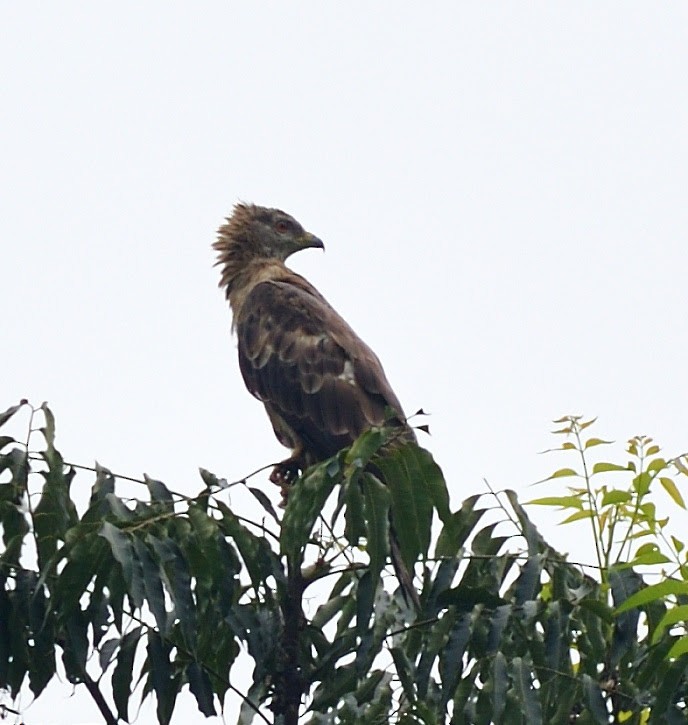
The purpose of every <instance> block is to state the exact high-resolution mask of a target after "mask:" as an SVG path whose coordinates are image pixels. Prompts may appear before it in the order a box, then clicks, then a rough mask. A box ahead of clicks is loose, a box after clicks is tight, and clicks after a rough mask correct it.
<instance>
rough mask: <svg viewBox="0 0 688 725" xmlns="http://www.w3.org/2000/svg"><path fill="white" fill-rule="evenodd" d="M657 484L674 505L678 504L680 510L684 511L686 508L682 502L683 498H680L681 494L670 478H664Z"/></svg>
mask: <svg viewBox="0 0 688 725" xmlns="http://www.w3.org/2000/svg"><path fill="white" fill-rule="evenodd" d="M659 482H660V483H661V484H662V486H663V487H664V490H665V491H666V492H667V493H668V494H669V496H671V498H672V499H673V500H674V503H676V504H678V505H679V506H680V507H681V508H682V509H684V508H685V507H686V504H685V501H684V500H683V496H681V492H680V491H679V490H678V488H677V486H676V484H675V483H674V482H673V481H672V480H671V479H670V478H666V477H662V478H660V479H659Z"/></svg>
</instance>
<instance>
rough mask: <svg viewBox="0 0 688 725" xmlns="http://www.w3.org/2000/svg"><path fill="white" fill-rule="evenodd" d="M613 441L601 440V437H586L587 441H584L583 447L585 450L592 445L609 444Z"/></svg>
mask: <svg viewBox="0 0 688 725" xmlns="http://www.w3.org/2000/svg"><path fill="white" fill-rule="evenodd" d="M613 442H614V441H605V440H602V438H588V440H587V441H585V445H584V446H583V448H584V449H585V450H587V449H588V448H592V447H593V446H603V445H610V444H611V443H613Z"/></svg>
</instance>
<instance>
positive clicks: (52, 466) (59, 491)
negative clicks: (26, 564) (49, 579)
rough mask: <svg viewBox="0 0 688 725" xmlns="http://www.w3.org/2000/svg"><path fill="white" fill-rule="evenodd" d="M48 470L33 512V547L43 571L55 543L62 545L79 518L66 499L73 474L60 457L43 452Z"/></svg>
mask: <svg viewBox="0 0 688 725" xmlns="http://www.w3.org/2000/svg"><path fill="white" fill-rule="evenodd" d="M43 457H44V458H45V460H46V462H47V464H48V470H47V471H45V472H43V473H42V475H43V477H44V478H45V483H44V484H43V489H42V491H41V498H40V500H39V502H38V505H37V506H36V508H35V509H34V512H33V523H34V530H35V532H36V547H37V549H38V560H39V565H40V567H41V568H42V569H44V568H45V567H46V565H47V564H48V562H49V561H50V560H51V559H52V558H53V556H54V555H55V552H56V551H57V546H58V542H59V541H60V540H62V541H64V540H65V536H66V533H67V529H69V528H70V527H72V526H74V525H76V523H77V521H78V514H77V511H76V507H75V506H74V503H73V501H72V500H71V498H70V496H69V489H70V486H71V483H72V479H73V478H74V473H75V472H74V470H73V469H69V470H67V471H65V466H64V462H63V460H62V456H61V455H60V454H59V453H58V452H57V451H56V450H54V449H52V450H49V451H46V452H44V454H43Z"/></svg>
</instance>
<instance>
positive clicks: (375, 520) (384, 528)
mask: <svg viewBox="0 0 688 725" xmlns="http://www.w3.org/2000/svg"><path fill="white" fill-rule="evenodd" d="M361 482H362V485H363V493H364V501H365V523H366V538H367V542H368V546H367V551H368V557H369V558H370V575H371V577H372V578H373V581H377V579H378V577H379V576H380V572H381V571H382V569H383V567H384V566H385V563H386V561H387V554H388V553H389V507H390V493H389V489H388V488H387V487H386V486H384V485H383V484H382V483H380V481H378V480H377V478H375V476H372V475H370V474H364V475H363V476H362V481H361Z"/></svg>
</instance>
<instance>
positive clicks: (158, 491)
mask: <svg viewBox="0 0 688 725" xmlns="http://www.w3.org/2000/svg"><path fill="white" fill-rule="evenodd" d="M143 480H144V481H145V482H146V486H148V492H149V493H150V497H151V501H156V502H158V503H162V504H165V509H166V510H170V511H171V510H173V509H174V499H173V498H172V494H171V493H170V490H169V488H167V486H166V485H165V484H164V483H163V482H162V481H156V480H155V479H154V478H149V477H148V476H146V475H144V477H143Z"/></svg>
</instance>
